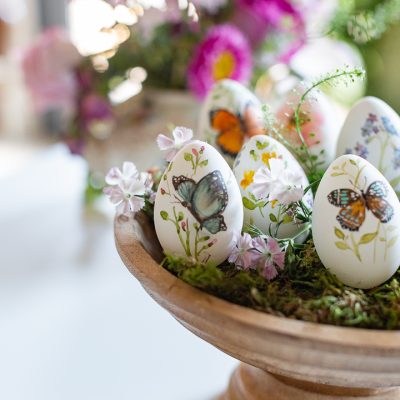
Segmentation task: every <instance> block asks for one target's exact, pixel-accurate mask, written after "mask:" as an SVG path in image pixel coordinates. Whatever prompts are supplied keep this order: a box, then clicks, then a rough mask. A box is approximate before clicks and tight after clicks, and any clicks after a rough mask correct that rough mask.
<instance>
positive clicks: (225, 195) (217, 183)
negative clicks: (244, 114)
mask: <svg viewBox="0 0 400 400" xmlns="http://www.w3.org/2000/svg"><path fill="white" fill-rule="evenodd" d="M154 225H155V229H156V233H157V237H158V239H159V241H160V244H161V246H162V248H163V250H164V252H165V254H167V255H172V256H176V257H184V258H187V259H190V260H195V261H198V262H202V263H214V264H220V263H221V262H223V261H224V260H225V259H226V258H228V256H229V254H230V251H231V249H232V239H233V235H234V233H235V232H237V231H240V230H241V229H242V226H243V207H242V198H241V196H240V190H239V187H238V185H237V183H236V179H235V177H234V175H233V172H232V170H231V169H230V167H229V165H228V164H227V163H226V161H225V160H224V159H223V157H222V156H221V155H220V154H219V153H218V151H217V150H216V149H214V148H213V147H212V146H211V145H209V144H207V143H205V142H201V141H197V140H196V141H193V142H191V143H189V144H187V145H186V146H184V147H183V148H182V149H181V150H180V151H179V152H178V153H177V154H176V155H175V157H174V158H173V160H172V161H171V162H170V164H169V165H168V167H167V169H166V171H165V172H164V174H163V176H162V179H161V182H160V185H159V187H158V191H157V194H156V199H155V204H154Z"/></svg>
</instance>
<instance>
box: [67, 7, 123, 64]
mask: <svg viewBox="0 0 400 400" xmlns="http://www.w3.org/2000/svg"><path fill="white" fill-rule="evenodd" d="M68 24H69V31H70V36H71V41H72V43H74V45H75V46H76V47H77V49H78V51H79V52H80V53H81V54H82V55H84V56H88V55H93V54H98V53H101V52H104V51H107V50H110V49H112V48H114V47H115V46H116V45H117V41H116V35H115V34H113V33H110V32H101V30H102V29H104V28H111V27H113V26H114V25H115V18H114V9H113V7H112V6H111V5H110V4H108V3H107V2H105V1H103V0H71V1H70V2H69V3H68Z"/></svg>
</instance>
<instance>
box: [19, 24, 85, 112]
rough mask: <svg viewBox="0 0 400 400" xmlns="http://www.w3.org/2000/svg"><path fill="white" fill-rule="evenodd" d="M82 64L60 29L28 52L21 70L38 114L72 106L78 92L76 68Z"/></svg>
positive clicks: (43, 36) (51, 30)
mask: <svg viewBox="0 0 400 400" xmlns="http://www.w3.org/2000/svg"><path fill="white" fill-rule="evenodd" d="M80 61H81V56H80V55H79V53H78V51H77V49H76V48H75V47H74V46H73V44H72V43H71V42H70V41H69V39H68V37H67V35H66V33H65V32H64V31H63V30H62V29H60V28H57V27H54V28H49V29H47V30H46V31H44V32H43V33H42V34H41V35H40V36H39V37H38V38H37V40H36V41H35V42H34V43H33V44H32V46H31V47H30V48H28V49H27V50H26V51H25V53H24V54H23V58H22V69H23V72H24V75H25V82H26V85H27V87H28V89H29V91H30V92H31V94H32V97H33V102H34V105H35V107H36V109H37V110H38V111H41V112H42V111H46V110H49V109H52V108H57V107H72V106H73V104H74V100H75V95H76V90H77V82H76V79H75V75H74V68H75V67H76V66H77V65H78V64H79V63H80Z"/></svg>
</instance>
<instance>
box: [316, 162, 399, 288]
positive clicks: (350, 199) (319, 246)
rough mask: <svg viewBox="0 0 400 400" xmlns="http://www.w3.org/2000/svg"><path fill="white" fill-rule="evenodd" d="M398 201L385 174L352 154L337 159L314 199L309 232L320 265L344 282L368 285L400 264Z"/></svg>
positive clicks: (375, 282) (390, 272)
mask: <svg viewBox="0 0 400 400" xmlns="http://www.w3.org/2000/svg"><path fill="white" fill-rule="evenodd" d="M399 230H400V203H399V200H398V198H397V196H396V193H395V191H394V189H393V188H392V187H391V185H390V184H389V182H388V181H387V179H386V178H385V177H384V176H383V175H382V174H381V173H380V172H379V171H378V170H377V169H376V168H375V167H374V166H373V165H372V164H370V163H369V162H368V161H366V160H365V159H363V158H361V157H359V156H356V155H344V156H341V157H339V158H337V159H336V160H335V161H334V162H333V163H332V164H331V165H330V166H329V168H328V169H327V171H326V173H325V174H324V176H323V178H322V180H321V182H320V184H319V187H318V190H317V193H316V195H315V199H314V208H313V222H312V233H313V239H314V244H315V249H316V251H317V253H318V256H319V258H320V259H321V261H322V263H323V265H324V266H325V267H326V268H327V269H329V270H330V271H331V272H332V273H333V274H335V275H336V276H337V277H338V278H339V279H340V280H341V281H342V282H343V283H345V284H346V285H349V286H352V287H356V288H362V289H368V288H371V287H375V286H378V285H380V284H381V283H383V282H385V281H386V280H387V279H389V278H390V277H391V276H392V275H393V274H394V273H395V272H396V270H397V268H398V266H399V265H400V258H399V254H400V241H398V237H399Z"/></svg>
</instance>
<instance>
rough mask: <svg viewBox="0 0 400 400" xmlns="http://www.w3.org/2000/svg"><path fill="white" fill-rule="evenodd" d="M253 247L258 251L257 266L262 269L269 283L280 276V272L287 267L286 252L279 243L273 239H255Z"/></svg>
mask: <svg viewBox="0 0 400 400" xmlns="http://www.w3.org/2000/svg"><path fill="white" fill-rule="evenodd" d="M253 246H254V248H255V249H256V250H257V253H256V259H257V265H258V267H259V268H261V273H262V275H263V276H264V277H265V278H266V279H268V280H269V281H270V280H272V279H274V278H275V277H276V276H277V275H278V270H277V268H279V269H281V270H282V269H283V268H284V266H285V252H284V251H282V250H281V249H280V247H279V243H278V242H277V241H276V240H275V239H273V238H272V237H268V239H266V240H265V239H263V238H262V237H260V236H259V237H256V238H255V239H253Z"/></svg>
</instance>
